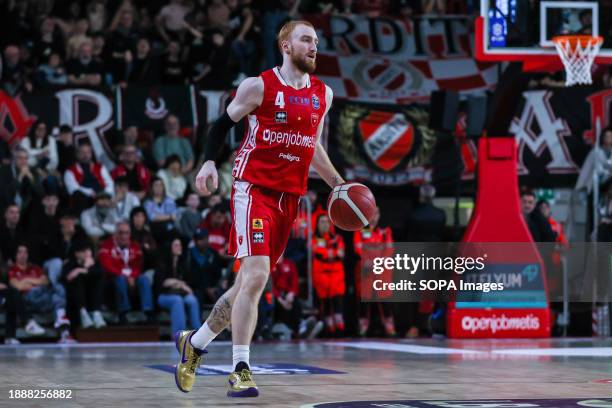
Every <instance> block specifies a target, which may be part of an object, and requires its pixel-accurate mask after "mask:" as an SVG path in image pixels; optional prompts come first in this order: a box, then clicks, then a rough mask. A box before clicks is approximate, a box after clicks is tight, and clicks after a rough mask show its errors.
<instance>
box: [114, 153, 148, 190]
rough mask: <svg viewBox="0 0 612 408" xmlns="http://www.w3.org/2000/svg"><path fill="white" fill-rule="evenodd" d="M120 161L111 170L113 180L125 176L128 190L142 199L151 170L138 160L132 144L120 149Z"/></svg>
mask: <svg viewBox="0 0 612 408" xmlns="http://www.w3.org/2000/svg"><path fill="white" fill-rule="evenodd" d="M119 160H120V163H119V165H118V166H117V167H115V168H114V169H113V171H112V172H111V176H112V177H113V180H117V179H118V178H119V177H125V178H127V180H128V185H129V190H130V191H131V192H132V193H134V194H136V196H137V197H138V198H139V199H140V200H141V201H142V200H144V198H145V196H146V195H147V192H148V191H149V187H150V186H151V172H150V171H149V169H148V168H147V167H146V166H145V165H144V164H142V163H141V162H140V161H139V158H138V151H137V150H136V146H134V145H126V146H124V147H123V149H121V155H120V156H119Z"/></svg>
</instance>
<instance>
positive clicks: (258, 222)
mask: <svg viewBox="0 0 612 408" xmlns="http://www.w3.org/2000/svg"><path fill="white" fill-rule="evenodd" d="M253 229H256V230H261V229H263V220H262V219H261V218H254V219H253Z"/></svg>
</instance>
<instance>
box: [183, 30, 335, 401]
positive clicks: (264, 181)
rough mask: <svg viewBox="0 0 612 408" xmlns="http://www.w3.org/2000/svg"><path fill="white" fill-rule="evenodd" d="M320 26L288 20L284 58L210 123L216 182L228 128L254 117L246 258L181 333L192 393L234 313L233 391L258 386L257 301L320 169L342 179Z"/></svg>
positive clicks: (244, 210) (242, 218)
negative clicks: (207, 309)
mask: <svg viewBox="0 0 612 408" xmlns="http://www.w3.org/2000/svg"><path fill="white" fill-rule="evenodd" d="M317 43H318V39H317V35H316V33H315V30H314V27H313V26H312V25H311V24H310V23H308V22H306V21H290V22H288V23H286V24H285V25H284V26H283V27H282V28H281V30H280V32H279V34H278V46H279V48H280V51H281V53H282V55H283V64H282V66H281V67H275V68H273V69H271V70H268V71H265V72H263V73H262V74H261V75H260V76H259V77H257V78H253V77H251V78H247V79H245V80H244V81H243V82H242V83H241V84H240V86H239V87H238V90H237V93H236V96H235V98H234V100H233V101H232V102H231V103H230V105H229V106H228V107H227V111H226V112H225V114H224V115H223V116H222V117H220V118H219V119H218V120H217V121H216V122H215V123H214V125H213V126H212V128H211V130H210V132H209V135H208V140H207V144H206V149H205V153H204V164H203V166H202V168H201V169H200V171H199V173H198V175H197V177H196V187H197V188H198V189H199V190H200V191H201V192H202V193H203V194H204V195H208V194H210V193H211V191H210V190H209V185H212V187H213V188H214V189H216V188H217V183H218V175H217V169H216V168H215V162H214V158H215V156H216V154H217V153H218V151H219V150H220V148H221V146H222V144H223V141H224V139H225V135H226V134H227V132H228V131H229V130H230V129H231V128H232V126H234V125H235V124H236V123H237V122H238V121H240V120H242V119H243V118H244V117H245V116H246V117H247V118H248V126H249V127H248V131H247V134H246V136H245V139H244V141H243V143H242V146H241V147H240V150H239V151H238V154H237V156H236V160H235V162H234V168H233V176H234V183H233V186H232V195H231V210H232V217H233V226H232V231H231V234H230V253H231V254H233V255H234V256H236V258H237V259H240V261H241V264H240V271H239V273H238V276H237V278H236V282H235V283H234V285H233V286H232V287H231V288H230V289H229V290H228V291H227V292H225V294H224V295H223V296H222V297H221V298H220V299H219V300H218V301H217V303H216V304H215V306H214V308H213V310H212V312H211V314H210V316H209V317H208V319H207V320H206V322H205V323H204V324H203V325H202V327H201V328H200V329H199V330H197V331H181V332H179V333H177V334H176V343H177V348H178V351H179V355H180V359H179V362H178V364H177V367H176V373H175V379H176V384H177V386H178V388H179V389H180V390H181V391H183V392H189V391H191V389H192V388H193V384H194V381H195V371H196V368H197V367H198V365H199V364H200V361H201V358H202V354H203V353H204V352H205V347H206V346H207V345H208V344H209V343H210V342H211V341H212V340H213V339H214V338H215V337H216V336H217V335H218V334H219V333H220V332H221V331H222V330H223V329H225V328H226V327H227V326H228V325H229V324H230V322H231V324H232V343H233V367H234V371H233V372H232V373H231V374H230V376H229V384H228V387H229V388H228V391H227V395H228V397H256V396H258V395H259V390H258V389H257V385H256V384H255V382H254V381H253V378H252V375H251V370H250V366H249V345H250V343H251V338H252V336H253V332H254V330H255V325H256V323H257V305H258V303H259V298H260V296H261V294H262V292H263V289H264V286H265V284H266V281H267V280H268V275H269V273H270V268H271V266H273V265H275V264H276V262H277V260H278V258H279V257H280V255H281V254H282V253H283V251H284V250H285V246H286V244H287V239H288V237H289V233H290V229H291V226H292V224H293V221H294V219H295V217H296V214H297V209H298V201H299V197H300V196H301V195H303V194H305V193H306V187H307V181H308V169H309V167H310V165H311V164H312V166H313V168H314V170H315V171H317V173H319V175H320V176H321V177H322V178H323V180H325V182H327V184H329V185H330V186H331V187H332V188H333V187H335V186H336V185H338V184H342V183H344V180H343V179H342V178H341V177H340V175H339V174H338V172H337V171H336V169H335V168H334V166H333V165H332V164H331V162H330V160H329V157H328V156H327V153H326V152H325V150H323V147H322V146H321V144H320V143H319V137H320V136H321V132H322V129H323V119H324V116H325V115H326V114H327V112H328V111H329V107H330V106H331V103H332V97H333V94H332V91H331V89H330V88H329V87H328V86H326V85H325V84H324V83H323V82H321V80H319V79H317V78H316V77H315V76H314V75H311V73H312V72H313V71H314V70H315V66H316V56H317Z"/></svg>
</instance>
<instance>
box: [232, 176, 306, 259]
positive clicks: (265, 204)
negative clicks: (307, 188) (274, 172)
mask: <svg viewBox="0 0 612 408" xmlns="http://www.w3.org/2000/svg"><path fill="white" fill-rule="evenodd" d="M299 201H300V198H299V197H298V196H296V195H293V194H289V193H283V192H280V191H274V190H270V189H267V188H262V187H258V186H256V185H254V184H251V183H249V182H247V181H241V180H236V181H234V185H233V188H232V196H231V201H230V207H231V210H232V219H233V221H234V222H233V223H232V230H231V233H230V246H229V253H230V254H231V255H233V256H235V257H236V258H237V259H241V258H244V257H245V256H255V255H265V256H268V257H270V267H271V268H272V267H273V266H274V265H276V262H277V261H278V258H280V256H281V255H282V254H283V252H284V251H285V247H286V246H287V240H288V239H289V234H290V233H291V227H292V226H293V221H294V220H295V217H296V216H297V210H298V204H299Z"/></svg>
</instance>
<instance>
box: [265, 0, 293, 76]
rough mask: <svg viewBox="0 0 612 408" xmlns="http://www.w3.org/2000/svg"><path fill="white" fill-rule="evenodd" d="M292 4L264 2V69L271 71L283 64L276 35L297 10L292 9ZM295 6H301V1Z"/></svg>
mask: <svg viewBox="0 0 612 408" xmlns="http://www.w3.org/2000/svg"><path fill="white" fill-rule="evenodd" d="M291 3H292V2H288V1H286V2H285V1H271V2H263V4H262V5H263V7H262V21H261V37H262V38H261V39H262V46H263V47H264V49H263V52H264V61H265V65H264V69H270V68H273V67H275V66H277V65H278V66H280V65H281V64H282V58H281V55H280V52H279V49H278V47H279V46H278V42H277V41H276V35H277V34H278V30H279V28H280V26H281V25H282V24H283V23H285V22H286V21H287V20H289V18H290V13H294V12H295V11H296V9H295V8H294V9H293V10H290V9H291V5H292V4H291ZM293 3H294V5H296V6H297V5H299V3H300V2H299V1H296V2H293Z"/></svg>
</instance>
